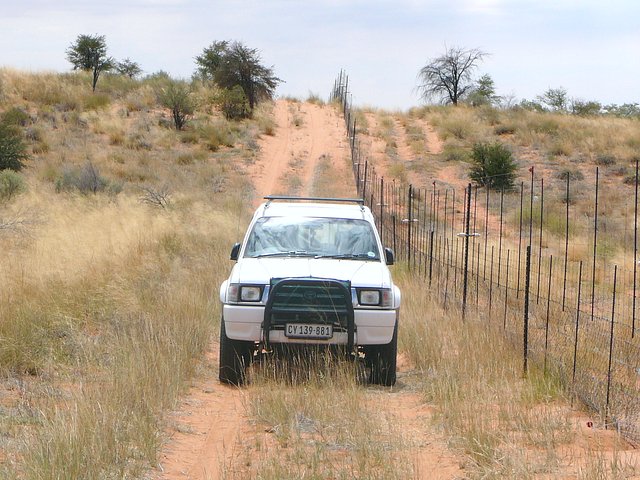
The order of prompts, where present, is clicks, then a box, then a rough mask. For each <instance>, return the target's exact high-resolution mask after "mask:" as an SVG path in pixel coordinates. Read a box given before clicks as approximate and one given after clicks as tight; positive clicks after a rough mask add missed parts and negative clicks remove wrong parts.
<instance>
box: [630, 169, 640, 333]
mask: <svg viewBox="0 0 640 480" xmlns="http://www.w3.org/2000/svg"><path fill="white" fill-rule="evenodd" d="M638 162H640V160H639V159H638V158H636V178H635V187H636V194H635V206H634V208H633V306H632V309H633V310H632V311H631V338H633V337H634V336H635V333H636V294H637V286H638V281H637V278H638Z"/></svg>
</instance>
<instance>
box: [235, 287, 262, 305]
mask: <svg viewBox="0 0 640 480" xmlns="http://www.w3.org/2000/svg"><path fill="white" fill-rule="evenodd" d="M261 299H262V287H259V286H257V285H242V286H241V287H240V301H242V302H259V301H260V300H261Z"/></svg>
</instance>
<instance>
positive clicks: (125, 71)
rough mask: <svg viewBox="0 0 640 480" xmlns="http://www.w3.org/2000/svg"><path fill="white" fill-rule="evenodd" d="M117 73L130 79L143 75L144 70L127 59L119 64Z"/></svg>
mask: <svg viewBox="0 0 640 480" xmlns="http://www.w3.org/2000/svg"><path fill="white" fill-rule="evenodd" d="M116 71H117V72H118V73H119V74H120V75H126V76H127V77H129V78H136V77H137V76H138V75H140V74H141V73H142V69H141V68H140V65H139V64H138V63H136V62H134V61H132V60H129V59H128V58H125V59H124V60H122V61H121V62H118V64H117V65H116Z"/></svg>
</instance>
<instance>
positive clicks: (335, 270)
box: [229, 257, 392, 288]
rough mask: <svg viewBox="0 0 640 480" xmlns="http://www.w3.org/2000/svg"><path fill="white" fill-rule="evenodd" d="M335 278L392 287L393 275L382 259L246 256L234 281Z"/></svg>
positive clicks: (374, 285)
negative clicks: (380, 260) (381, 261)
mask: <svg viewBox="0 0 640 480" xmlns="http://www.w3.org/2000/svg"><path fill="white" fill-rule="evenodd" d="M291 277H306V278H331V279H336V280H349V281H350V282H351V285H352V286H354V287H356V286H357V287H375V288H390V287H391V285H392V283H391V275H390V274H389V270H388V269H387V267H386V265H384V264H382V263H380V262H379V261H361V260H337V259H326V258H323V259H315V258H291V257H285V258H281V257H278V258H243V259H242V260H241V261H239V262H238V263H237V264H236V265H235V266H234V268H233V271H232V272H231V277H230V279H229V280H230V281H231V283H253V284H260V285H268V284H269V283H270V281H271V279H272V278H291Z"/></svg>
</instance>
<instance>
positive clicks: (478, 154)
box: [469, 142, 518, 190]
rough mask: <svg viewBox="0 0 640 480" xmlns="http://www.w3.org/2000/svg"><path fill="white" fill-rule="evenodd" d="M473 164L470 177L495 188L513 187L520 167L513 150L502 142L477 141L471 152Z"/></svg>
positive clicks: (507, 188)
mask: <svg viewBox="0 0 640 480" xmlns="http://www.w3.org/2000/svg"><path fill="white" fill-rule="evenodd" d="M471 158H472V161H473V166H472V167H471V171H470V172H469V177H470V178H471V179H472V180H473V181H475V182H477V183H478V184H480V185H483V186H485V187H488V188H493V189H495V190H502V189H505V190H510V189H512V188H513V185H514V182H515V179H516V173H515V172H516V170H517V168H518V166H517V164H516V162H515V161H514V160H513V157H512V154H511V151H510V150H509V149H508V148H507V147H505V146H504V145H503V144H501V143H500V142H496V143H476V144H475V145H474V146H473V152H472V154H471Z"/></svg>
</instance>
